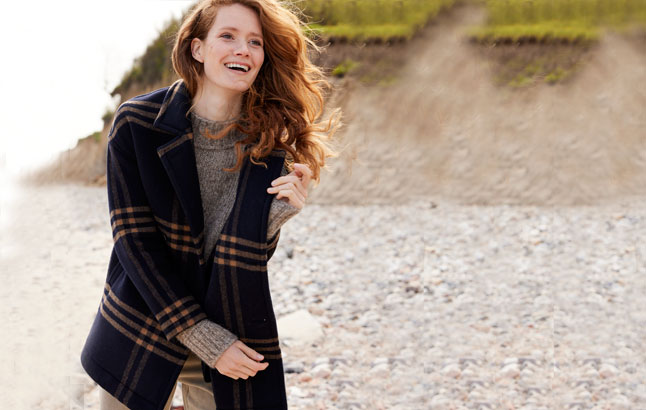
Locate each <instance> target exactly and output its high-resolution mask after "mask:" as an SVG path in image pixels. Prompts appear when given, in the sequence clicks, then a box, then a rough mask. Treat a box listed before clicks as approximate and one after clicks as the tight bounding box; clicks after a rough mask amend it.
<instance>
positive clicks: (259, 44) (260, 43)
mask: <svg viewBox="0 0 646 410" xmlns="http://www.w3.org/2000/svg"><path fill="white" fill-rule="evenodd" d="M251 44H253V45H254V46H259V47H262V41H260V40H251Z"/></svg>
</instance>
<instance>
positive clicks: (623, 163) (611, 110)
mask: <svg viewBox="0 0 646 410" xmlns="http://www.w3.org/2000/svg"><path fill="white" fill-rule="evenodd" d="M484 17H485V16H484V11H483V10H482V9H480V8H477V7H473V6H463V7H458V8H456V9H454V10H453V11H451V12H449V13H447V14H445V15H444V16H443V18H441V19H440V20H439V22H438V23H436V24H434V25H433V26H431V27H429V28H428V29H426V30H425V31H424V32H423V33H422V35H421V36H419V37H418V38H416V39H415V40H413V41H412V42H411V43H409V44H408V45H407V47H406V50H405V53H404V54H405V55H404V56H403V57H402V62H403V63H404V66H403V67H402V71H401V75H400V76H399V80H398V81H397V82H396V83H395V84H393V85H391V86H387V87H383V86H382V87H362V86H360V85H357V84H350V85H349V86H350V90H349V91H348V92H347V99H346V102H345V103H344V108H345V113H346V123H347V124H348V125H347V127H346V129H345V130H344V132H343V134H342V135H343V142H344V143H345V144H348V148H347V149H346V150H345V152H344V153H343V154H342V155H341V156H340V158H338V159H336V160H334V161H333V163H332V168H331V171H332V172H331V173H330V174H329V175H326V174H324V177H323V178H324V179H323V182H322V183H321V185H320V186H319V187H317V188H316V189H315V191H314V192H313V195H312V197H311V198H312V201H314V202H319V203H366V202H372V203H382V202H383V203H385V202H388V203H392V202H407V201H409V200H414V199H416V198H419V197H426V196H429V195H430V196H433V197H442V198H443V199H446V200H455V201H457V202H460V203H468V204H476V203H477V204H498V203H509V204H537V205H556V204H564V205H571V204H589V203H593V202H599V201H605V200H612V199H616V198H618V197H622V196H626V195H642V194H644V193H646V138H645V137H646V131H644V130H646V108H645V107H646V87H644V86H643V84H646V47H645V46H644V43H643V42H641V43H640V42H639V41H635V42H633V41H630V40H628V39H627V38H625V37H621V36H619V35H617V34H612V33H608V34H607V35H604V36H603V37H602V40H601V42H600V44H599V45H598V46H597V47H596V48H595V49H593V50H592V51H590V53H589V55H588V57H587V58H588V61H587V62H586V63H585V64H584V65H583V67H582V69H581V71H580V72H579V73H577V74H575V75H574V76H573V78H572V79H571V81H569V82H566V83H564V84H558V85H555V86H550V85H545V84H542V85H538V86H535V87H533V88H525V89H518V90H516V89H511V88H502V87H497V86H495V85H494V83H493V80H492V79H493V76H494V73H493V72H492V70H493V67H492V65H493V64H492V60H491V59H490V58H488V57H487V51H483V50H482V49H479V48H477V47H476V46H474V45H472V44H469V43H468V42H467V41H466V40H465V37H464V35H463V32H464V30H465V28H466V27H467V26H469V25H472V24H476V23H479V22H481V21H482V20H483V19H484ZM353 156H356V161H350V158H352V157H353Z"/></svg>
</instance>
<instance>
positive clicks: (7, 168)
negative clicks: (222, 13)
mask: <svg viewBox="0 0 646 410" xmlns="http://www.w3.org/2000/svg"><path fill="white" fill-rule="evenodd" d="M193 2H194V0H109V1H107V0H104V1H97V0H82V1H81V0H58V1H51V0H49V1H45V0H39V1H22V0H13V1H4V2H2V5H1V6H0V14H1V15H2V17H3V18H2V20H3V21H2V24H1V25H0V38H2V42H3V43H4V45H3V47H2V49H1V50H2V52H3V57H2V64H0V75H1V77H0V78H2V80H3V87H2V88H3V98H2V99H1V100H0V173H3V174H5V176H9V175H15V174H16V173H18V172H20V171H21V170H26V169H32V168H33V167H34V166H36V165H37V164H40V163H43V162H46V161H47V160H50V159H53V158H54V157H55V156H56V154H57V153H58V152H60V151H63V150H66V149H68V148H70V147H73V146H74V145H75V142H76V140H77V139H79V138H82V137H85V136H87V135H89V134H91V133H93V132H95V131H99V130H100V129H101V127H102V122H101V116H102V115H103V113H104V112H105V110H106V108H114V106H115V102H114V101H112V99H111V98H110V95H109V91H111V90H112V89H113V88H114V87H115V86H116V85H117V84H118V83H119V81H120V79H121V77H122V76H123V74H124V73H125V72H126V71H127V70H128V69H129V68H130V67H131V65H132V62H133V60H134V58H135V57H137V56H139V55H141V54H142V53H143V52H144V50H145V49H146V46H147V45H148V43H149V42H150V41H151V40H152V39H154V38H155V37H156V36H157V34H158V33H159V31H160V30H161V29H162V28H163V27H164V23H165V22H167V21H168V20H169V19H170V18H171V17H172V16H177V17H179V16H180V15H181V12H182V11H183V10H185V9H186V8H188V7H189V6H190V5H191V4H193Z"/></svg>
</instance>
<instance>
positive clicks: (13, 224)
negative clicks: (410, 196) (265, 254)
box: [0, 185, 646, 410]
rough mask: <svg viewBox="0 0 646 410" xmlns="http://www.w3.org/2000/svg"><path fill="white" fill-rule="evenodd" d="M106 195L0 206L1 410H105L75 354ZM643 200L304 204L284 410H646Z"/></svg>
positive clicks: (21, 197) (29, 197) (275, 262)
mask: <svg viewBox="0 0 646 410" xmlns="http://www.w3.org/2000/svg"><path fill="white" fill-rule="evenodd" d="M104 191H105V189H104V188H83V187H79V186H75V185H62V186H53V187H44V188H39V189H33V188H23V189H21V190H20V191H19V192H18V193H17V194H15V195H14V196H13V197H12V200H11V201H12V202H11V204H9V205H7V204H6V203H5V204H4V205H3V209H2V214H3V221H6V222H7V223H6V224H5V225H4V226H3V227H2V236H0V244H1V245H2V247H1V248H0V249H1V250H2V251H1V252H2V253H1V254H0V255H1V258H2V271H3V277H4V279H5V284H9V286H6V285H5V286H3V287H2V288H1V289H0V297H1V298H2V301H3V302H2V304H0V314H1V315H2V316H3V317H4V318H7V320H4V321H3V324H2V334H3V335H5V337H4V338H2V342H0V343H2V344H1V345H0V351H1V352H2V355H3V356H2V361H3V363H6V364H9V366H8V367H7V369H10V371H8V372H7V371H5V372H2V373H0V374H2V376H0V396H1V397H3V401H4V402H5V404H6V405H7V408H12V409H31V408H38V409H71V408H74V409H98V405H97V389H96V388H95V386H94V384H93V382H92V381H91V380H90V379H89V378H87V376H85V374H84V372H83V370H82V369H81V368H80V364H79V359H78V356H79V353H80V349H81V347H82V344H83V342H84V340H85V337H86V335H87V331H88V329H89V326H90V324H91V321H92V318H93V315H94V313H95V311H96V308H97V306H98V301H99V299H100V295H101V289H102V286H103V280H104V278H105V272H104V271H105V268H106V267H107V263H108V257H109V252H110V246H111V243H112V240H111V236H110V235H111V233H110V227H109V222H108V210H107V197H106V194H105V192H104ZM643 203H644V202H643V199H640V198H635V199H633V200H627V201H625V202H623V203H616V204H606V205H600V206H587V207H552V208H548V207H523V206H514V207H511V206H489V207H483V206H461V205H456V204H452V203H449V202H445V201H442V200H439V199H437V198H435V199H423V200H419V201H417V202H415V203H411V204H407V205H401V206H393V205H388V206H383V205H364V206H331V205H309V206H307V207H306V208H305V209H304V210H303V211H302V212H301V214H300V215H298V216H296V217H295V218H294V219H293V220H291V221H289V222H288V223H287V224H286V225H285V226H284V228H283V230H282V233H281V239H280V242H279V247H278V250H277V251H276V254H275V256H274V257H273V258H272V260H271V261H270V265H269V272H270V285H271V290H272V299H273V302H274V307H275V310H276V314H277V316H278V317H279V318H281V317H285V316H287V315H289V314H290V313H292V312H296V311H299V310H308V311H309V312H310V313H311V314H312V316H313V317H314V322H316V324H317V325H319V326H320V327H321V329H322V332H323V336H322V337H320V338H319V339H318V340H316V342H314V343H307V344H303V343H300V344H299V343H296V342H293V341H291V340H290V341H287V340H286V341H285V342H284V343H283V355H284V360H285V366H286V369H287V373H286V380H287V388H288V395H289V403H290V409H297V410H298V409H303V410H306V409H612V410H614V409H639V408H643V403H646V382H645V381H646V371H645V370H644V366H643V363H644V362H645V361H646V348H645V345H644V340H646V326H644V325H645V324H646V297H645V296H646V280H645V279H646V276H645V273H646V263H645V258H646V245H643V244H642V241H640V240H639V239H642V238H643V232H644V229H645V228H646V207H644V205H643ZM6 335H9V337H6ZM176 403H178V404H179V403H180V400H177V401H176Z"/></svg>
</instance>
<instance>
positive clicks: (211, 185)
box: [177, 112, 299, 367]
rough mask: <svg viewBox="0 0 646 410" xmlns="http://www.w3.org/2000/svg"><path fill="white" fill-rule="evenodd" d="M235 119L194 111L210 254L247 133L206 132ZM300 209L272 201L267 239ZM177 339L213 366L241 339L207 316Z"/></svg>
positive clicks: (227, 210)
mask: <svg viewBox="0 0 646 410" xmlns="http://www.w3.org/2000/svg"><path fill="white" fill-rule="evenodd" d="M234 121H235V119H234V120H230V121H212V120H208V119H206V118H203V117H200V116H199V115H197V114H195V113H193V112H192V113H191V122H192V124H193V139H194V140H193V141H194V143H195V144H194V146H195V160H196V164H197V172H198V177H199V180H200V193H201V195H202V209H203V211H204V251H205V253H206V254H207V255H210V254H211V251H212V250H213V247H214V246H215V242H216V241H217V238H218V236H219V235H220V232H221V231H222V228H223V227H224V223H225V222H226V219H227V217H228V216H229V213H230V212H231V210H232V209H233V204H234V202H235V197H236V188H237V186H238V177H239V176H240V171H239V170H236V171H235V172H227V171H223V170H222V169H223V168H232V167H233V166H234V165H235V163H236V152H235V147H234V144H235V143H236V142H237V141H239V140H241V139H244V137H245V136H244V135H243V134H241V133H240V132H239V131H237V130H235V129H234V130H232V131H231V132H229V133H228V134H227V135H225V136H224V137H222V138H220V139H212V138H208V137H207V136H206V132H207V131H208V132H209V133H211V134H213V135H214V134H216V133H217V132H218V131H221V130H222V129H224V127H226V126H227V125H229V124H231V123H232V122H234ZM287 173H288V170H287V168H286V167H283V171H282V172H281V175H286V174H287ZM298 212H299V209H298V208H296V207H295V206H292V205H290V204H289V203H288V202H287V201H286V200H282V199H280V200H274V201H272V204H271V208H270V210H269V221H268V227H267V239H270V238H271V237H273V236H274V235H275V234H276V232H277V231H278V230H279V229H280V227H281V226H282V225H283V224H284V223H285V222H286V221H287V220H288V219H289V218H291V217H292V216H294V215H295V214H297V213H298ZM177 339H178V340H179V341H180V342H181V343H182V344H184V345H185V346H186V347H187V348H189V349H190V350H191V351H192V352H193V353H195V354H196V355H197V356H198V357H199V358H200V359H202V360H203V361H204V362H205V363H207V364H208V365H209V366H210V367H215V362H217V360H218V359H219V358H220V356H221V355H222V353H224V351H225V350H227V349H228V348H229V346H231V345H232V344H233V343H234V342H235V341H236V340H238V337H237V336H236V335H235V334H233V333H231V332H230V331H228V330H227V329H225V328H223V327H221V326H220V325H218V324H216V323H214V322H212V321H210V320H208V319H205V320H202V321H200V322H199V323H197V324H196V325H194V326H192V327H190V328H188V329H186V330H185V331H183V332H181V333H180V334H178V335H177Z"/></svg>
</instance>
